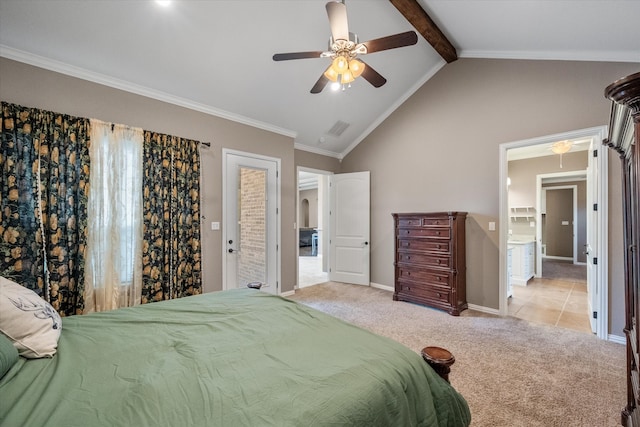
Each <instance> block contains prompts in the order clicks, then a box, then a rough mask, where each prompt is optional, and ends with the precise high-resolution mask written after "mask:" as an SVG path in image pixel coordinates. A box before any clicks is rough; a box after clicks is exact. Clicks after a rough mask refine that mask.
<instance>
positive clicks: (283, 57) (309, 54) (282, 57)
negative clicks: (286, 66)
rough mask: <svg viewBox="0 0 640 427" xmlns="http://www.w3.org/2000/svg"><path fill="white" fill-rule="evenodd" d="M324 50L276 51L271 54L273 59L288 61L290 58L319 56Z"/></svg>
mask: <svg viewBox="0 0 640 427" xmlns="http://www.w3.org/2000/svg"><path fill="white" fill-rule="evenodd" d="M323 53H324V52H321V51H317V52H291V53H276V54H275V55H273V60H274V61H288V60H290V59H306V58H321V57H322V54H323Z"/></svg>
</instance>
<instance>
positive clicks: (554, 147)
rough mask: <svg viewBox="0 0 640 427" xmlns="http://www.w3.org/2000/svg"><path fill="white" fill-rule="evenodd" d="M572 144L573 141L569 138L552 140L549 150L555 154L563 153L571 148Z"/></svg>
mask: <svg viewBox="0 0 640 427" xmlns="http://www.w3.org/2000/svg"><path fill="white" fill-rule="evenodd" d="M572 145H573V143H572V142H571V141H569V140H567V141H558V142H554V143H553V144H551V151H553V152H554V153H555V154H564V153H567V152H568V151H569V150H571V146H572Z"/></svg>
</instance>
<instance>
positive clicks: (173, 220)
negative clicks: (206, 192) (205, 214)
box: [142, 131, 202, 303]
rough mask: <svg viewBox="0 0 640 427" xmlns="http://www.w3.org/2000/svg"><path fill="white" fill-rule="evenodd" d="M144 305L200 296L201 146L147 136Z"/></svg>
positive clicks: (151, 134) (144, 196)
mask: <svg viewBox="0 0 640 427" xmlns="http://www.w3.org/2000/svg"><path fill="white" fill-rule="evenodd" d="M143 164H144V165H145V166H144V176H143V178H142V188H143V193H142V198H143V207H142V216H143V232H142V233H143V242H142V303H146V302H152V301H161V300H167V299H173V298H180V297H183V296H188V295H195V294H200V293H201V292H202V290H201V288H202V284H201V266H200V245H201V243H200V153H199V151H198V142H197V141H193V140H188V139H183V138H178V137H174V136H170V135H164V134H158V133H152V132H149V131H145V132H144V148H143Z"/></svg>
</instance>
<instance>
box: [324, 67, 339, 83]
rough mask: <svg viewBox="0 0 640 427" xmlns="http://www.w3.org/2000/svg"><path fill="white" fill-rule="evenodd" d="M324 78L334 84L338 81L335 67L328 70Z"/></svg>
mask: <svg viewBox="0 0 640 427" xmlns="http://www.w3.org/2000/svg"><path fill="white" fill-rule="evenodd" d="M324 76H325V77H326V78H328V79H329V80H331V81H332V82H337V81H338V73H336V70H334V69H333V66H331V67H329V68H327V71H325V72H324Z"/></svg>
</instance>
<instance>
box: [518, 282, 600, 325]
mask: <svg viewBox="0 0 640 427" xmlns="http://www.w3.org/2000/svg"><path fill="white" fill-rule="evenodd" d="M509 315H511V316H514V317H518V318H520V319H524V320H528V321H530V322H534V323H544V324H547V325H553V326H558V327H562V328H567V329H573V330H576V331H580V332H586V333H592V331H591V326H590V323H589V304H588V301H587V283H586V282H582V281H566V280H558V279H545V278H539V279H538V278H533V279H531V280H529V282H528V283H527V286H514V287H513V297H511V298H509Z"/></svg>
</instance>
